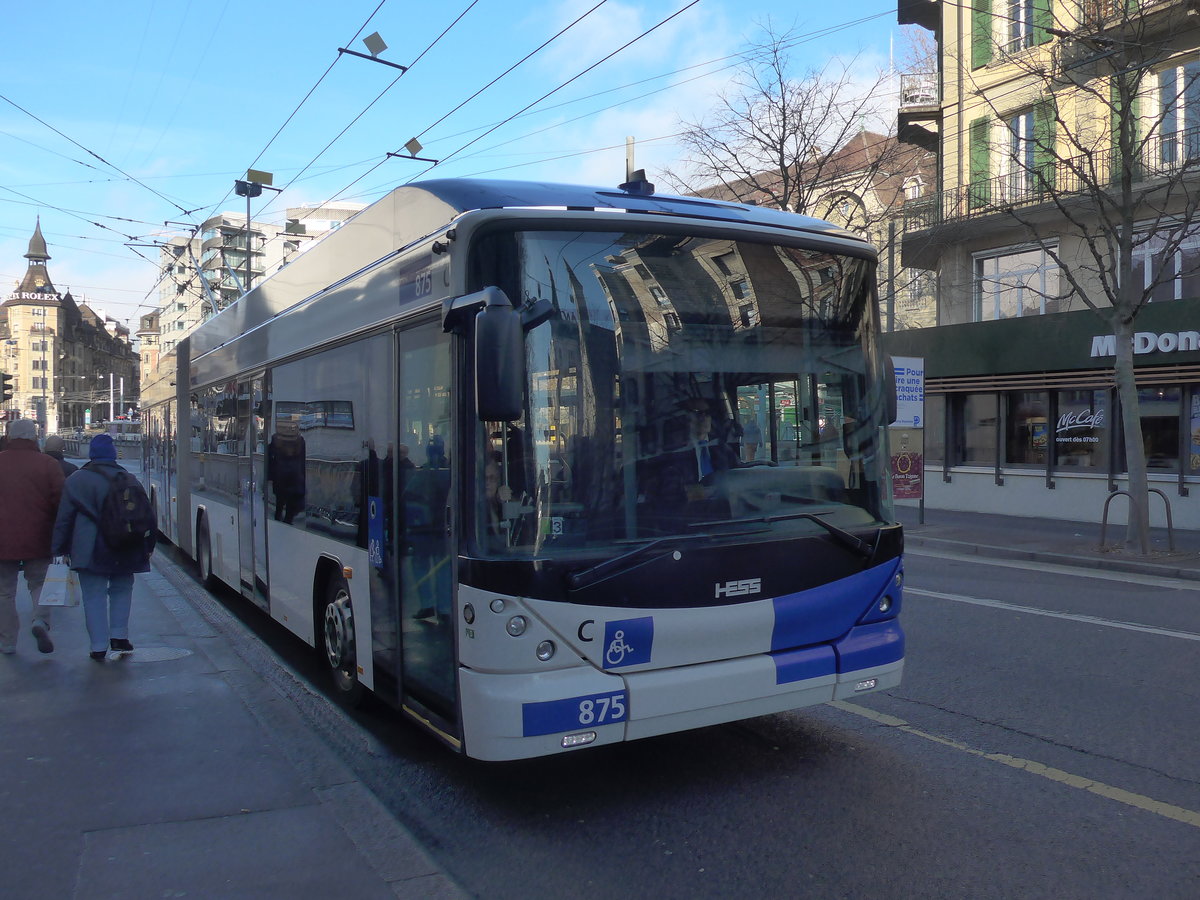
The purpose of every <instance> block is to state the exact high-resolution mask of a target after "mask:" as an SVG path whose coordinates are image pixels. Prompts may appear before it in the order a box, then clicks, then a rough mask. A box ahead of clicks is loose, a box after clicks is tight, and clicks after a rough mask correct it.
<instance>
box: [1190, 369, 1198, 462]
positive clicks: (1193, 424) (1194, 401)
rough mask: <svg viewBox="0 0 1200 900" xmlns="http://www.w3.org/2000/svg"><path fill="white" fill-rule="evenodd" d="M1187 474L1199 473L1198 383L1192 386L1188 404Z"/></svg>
mask: <svg viewBox="0 0 1200 900" xmlns="http://www.w3.org/2000/svg"><path fill="white" fill-rule="evenodd" d="M1188 474H1190V475H1200V385H1196V386H1193V387H1192V396H1191V403H1190V404H1189V405H1188Z"/></svg>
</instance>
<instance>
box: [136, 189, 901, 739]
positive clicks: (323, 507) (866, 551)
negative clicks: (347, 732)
mask: <svg viewBox="0 0 1200 900" xmlns="http://www.w3.org/2000/svg"><path fill="white" fill-rule="evenodd" d="M623 187H624V188H625V189H614V190H606V189H598V188H597V189H592V188H580V187H570V186H563V185H550V184H539V183H520V182H497V181H478V180H433V181H427V182H423V183H418V184H413V185H409V186H404V187H400V188H397V189H396V190H394V191H393V192H392V193H390V194H389V195H388V196H386V197H385V198H383V199H382V200H380V201H378V202H377V203H375V204H373V205H372V206H370V207H368V208H367V209H365V210H363V211H362V212H361V213H359V214H358V215H357V216H356V217H355V218H354V219H352V220H351V221H349V222H348V223H347V224H346V225H344V226H343V227H342V228H341V229H339V230H338V231H336V232H333V233H331V234H330V235H328V236H327V237H325V238H323V239H322V240H321V241H320V242H319V243H318V244H316V245H315V246H313V247H312V248H311V249H310V250H309V251H308V252H306V253H304V254H302V255H301V256H299V257H298V258H297V259H296V260H295V261H294V262H292V263H291V264H290V265H288V266H286V267H285V268H283V269H281V270H280V271H279V272H278V273H276V274H275V275H273V276H271V277H270V278H268V279H265V280H264V281H263V282H261V283H260V284H259V285H258V286H257V287H255V288H254V290H252V291H251V292H250V293H249V294H247V295H245V296H244V297H242V298H241V299H240V300H238V301H237V302H236V303H234V304H232V305H230V306H229V307H228V308H227V309H225V310H223V311H221V313H220V314H219V315H216V316H215V317H213V318H212V319H210V320H209V321H208V322H206V323H205V324H203V325H202V326H201V327H199V328H198V329H197V330H196V331H194V332H193V333H192V334H191V335H189V336H188V337H187V338H186V339H185V340H183V341H181V342H180V343H179V345H178V347H177V348H176V352H175V356H174V363H173V368H171V370H170V371H168V372H165V373H163V374H162V375H161V377H160V378H159V379H158V381H157V382H156V383H153V384H150V385H147V387H146V389H145V392H144V396H143V422H144V425H145V429H144V430H145V440H144V442H143V443H144V449H145V461H144V462H145V469H144V471H145V477H146V480H147V483H148V488H149V490H150V491H151V493H152V495H153V498H154V501H155V504H156V506H157V509H158V515H159V521H160V523H161V530H162V532H163V533H164V535H165V536H166V537H168V538H169V539H170V540H171V541H173V542H175V543H176V544H177V545H178V546H179V547H181V548H182V549H183V550H184V551H185V552H186V553H188V554H189V555H191V556H192V557H193V558H194V559H195V560H196V562H197V564H198V567H199V571H200V573H201V575H202V576H203V578H204V579H205V580H206V581H208V582H210V583H215V582H217V581H220V582H223V583H225V584H226V585H229V586H230V587H231V588H233V589H235V590H239V591H240V592H241V593H242V594H244V595H245V596H246V597H247V598H249V599H250V600H251V601H252V602H254V603H255V604H257V605H258V606H260V607H261V608H262V609H263V610H264V611H265V612H266V613H267V614H269V615H270V616H271V617H272V618H274V619H275V620H277V621H278V622H280V623H282V624H283V625H284V626H286V627H287V628H288V629H290V630H291V631H293V632H294V633H295V634H296V635H298V636H299V637H300V638H302V639H304V640H305V641H307V642H309V643H310V644H312V645H313V646H314V647H316V648H317V649H318V650H319V651H320V653H321V655H322V656H323V658H324V659H326V660H327V661H328V666H329V668H330V670H331V672H332V675H333V678H334V682H335V684H336V687H337V690H338V692H339V693H340V694H341V695H343V697H344V699H346V700H347V701H353V700H355V699H357V698H358V697H359V696H360V695H361V694H362V692H363V691H365V690H369V691H372V692H373V693H374V694H376V695H377V696H378V697H380V698H382V699H383V700H384V701H386V702H387V703H389V704H391V705H393V706H394V707H395V708H397V709H398V710H400V711H401V712H402V713H403V714H404V715H406V716H408V717H410V718H411V719H412V720H414V721H415V722H417V723H419V724H420V725H421V726H423V727H425V728H428V729H429V730H431V731H432V732H433V733H435V734H436V735H438V736H439V737H440V738H441V739H442V740H444V741H445V742H446V743H447V744H449V745H450V746H452V747H454V748H456V749H458V750H460V751H461V752H463V753H465V754H467V755H469V756H471V757H475V758H479V759H485V760H505V759H518V758H524V757H533V756H539V755H543V754H550V753H554V752H558V751H562V750H564V749H569V748H576V747H585V746H589V745H590V746H596V745H599V744H608V743H614V742H617V741H623V740H631V739H634V738H641V737H646V736H650V735H656V734H664V733H668V732H676V731H681V730H684V729H690V728H697V727H700V726H706V725H712V724H716V723H721V722H730V721H734V720H739V719H744V718H747V717H751V716H758V715H763V714H768V713H774V712H779V711H783V710H790V709H796V708H799V707H804V706H808V705H811V704H816V703H822V702H825V701H830V700H834V699H839V698H845V697H850V696H854V695H857V694H860V693H865V692H869V691H879V690H883V689H887V688H891V687H894V686H895V685H897V684H898V683H899V681H900V677H901V672H902V668H903V659H904V635H903V632H902V630H901V627H900V624H899V622H898V619H897V615H898V613H899V611H900V606H901V585H902V568H901V551H902V544H903V540H902V535H901V528H900V526H899V525H898V524H897V523H896V522H895V519H894V516H893V512H892V507H891V494H890V481H889V479H890V470H889V467H888V453H887V447H886V430H887V429H886V426H887V424H888V423H889V422H890V421H891V419H892V415H891V413H890V412H889V410H891V409H894V400H891V399H889V398H890V397H891V396H892V394H891V392H890V391H889V389H888V375H889V370H888V368H887V367H885V366H884V363H883V359H882V357H881V354H880V347H879V321H878V318H879V317H878V303H877V296H876V286H875V268H876V261H877V260H876V252H875V250H874V249H873V248H872V247H871V246H870V245H869V244H868V243H866V242H865V241H864V240H862V239H861V238H860V237H858V236H856V235H854V234H851V233H849V232H847V231H844V230H842V229H839V228H837V227H835V226H833V225H830V224H829V223H826V222H823V221H820V220H817V219H812V218H808V217H805V216H800V215H794V214H791V213H785V212H780V211H775V210H768V209H761V208H755V207H749V206H742V205H738V204H733V203H724V202H719V201H713V200H704V199H697V198H683V197H668V196H660V195H655V194H653V192H652V188H650V186H648V185H644V184H638V183H633V184H630V185H625V186H623Z"/></svg>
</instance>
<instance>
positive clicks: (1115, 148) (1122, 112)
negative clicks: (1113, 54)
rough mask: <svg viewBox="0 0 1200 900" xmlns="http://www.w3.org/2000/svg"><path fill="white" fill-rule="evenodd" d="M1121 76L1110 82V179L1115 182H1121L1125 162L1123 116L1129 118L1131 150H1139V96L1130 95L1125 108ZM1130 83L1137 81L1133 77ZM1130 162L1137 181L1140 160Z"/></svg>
mask: <svg viewBox="0 0 1200 900" xmlns="http://www.w3.org/2000/svg"><path fill="white" fill-rule="evenodd" d="M1120 77H1121V76H1114V77H1113V79H1112V80H1111V81H1110V82H1109V86H1110V91H1111V99H1110V104H1109V105H1110V107H1111V109H1112V173H1111V179H1110V180H1111V182H1112V183H1113V184H1117V183H1118V182H1120V180H1121V171H1122V168H1123V167H1124V164H1125V163H1124V160H1122V159H1121V145H1120V136H1121V118H1122V117H1126V118H1128V119H1129V123H1130V137H1131V139H1132V140H1131V142H1130V143H1131V150H1132V151H1133V152H1134V154H1135V156H1136V152H1137V121H1138V97H1137V95H1136V94H1135V95H1134V96H1132V97H1130V98H1129V108H1128V109H1125V108H1124V107H1123V104H1122V103H1121V82H1120V80H1119V79H1120ZM1125 77H1127V78H1128V76H1125ZM1129 83H1130V84H1131V85H1133V84H1136V82H1134V81H1132V79H1130V82H1129ZM1129 162H1130V168H1131V170H1132V172H1133V178H1134V180H1135V181H1136V180H1138V178H1139V177H1140V174H1139V170H1140V166H1139V161H1138V160H1137V159H1136V158H1135V159H1132V160H1130V161H1129Z"/></svg>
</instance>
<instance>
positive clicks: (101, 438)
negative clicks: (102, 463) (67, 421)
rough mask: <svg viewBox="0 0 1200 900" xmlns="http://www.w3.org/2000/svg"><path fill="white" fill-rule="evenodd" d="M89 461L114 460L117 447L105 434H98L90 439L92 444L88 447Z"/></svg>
mask: <svg viewBox="0 0 1200 900" xmlns="http://www.w3.org/2000/svg"><path fill="white" fill-rule="evenodd" d="M88 458H89V459H116V458H117V445H116V444H114V443H113V439H112V437H111V436H109V435H107V434H98V435H96V436H95V437H94V438H92V443H91V444H90V445H88Z"/></svg>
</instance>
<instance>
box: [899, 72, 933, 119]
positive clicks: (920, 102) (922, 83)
mask: <svg viewBox="0 0 1200 900" xmlns="http://www.w3.org/2000/svg"><path fill="white" fill-rule="evenodd" d="M940 103H941V96H940V92H939V91H938V77H937V73H936V72H912V73H910V74H908V75H901V76H900V109H901V110H902V111H903V110H905V109H908V108H910V107H913V106H937V105H939V104H940Z"/></svg>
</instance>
